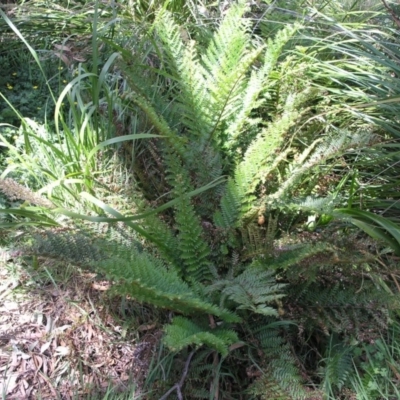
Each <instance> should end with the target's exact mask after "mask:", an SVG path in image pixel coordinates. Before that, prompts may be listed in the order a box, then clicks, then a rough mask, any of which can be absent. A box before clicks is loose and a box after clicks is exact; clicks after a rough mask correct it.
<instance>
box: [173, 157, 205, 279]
mask: <svg viewBox="0 0 400 400" xmlns="http://www.w3.org/2000/svg"><path fill="white" fill-rule="evenodd" d="M167 163H168V167H169V169H168V173H169V178H168V179H169V181H170V182H171V186H172V187H173V188H174V189H173V194H174V196H175V197H176V198H179V199H180V200H179V202H178V203H177V205H176V207H175V221H176V227H177V229H178V237H177V239H178V248H177V250H178V252H179V257H180V259H181V262H182V264H183V265H182V267H181V274H182V276H186V275H187V274H188V275H189V276H190V277H191V278H192V279H195V280H197V281H198V282H202V281H204V280H208V279H211V278H212V274H211V271H210V266H209V265H210V262H209V260H208V257H209V254H210V251H209V247H208V245H207V243H206V241H205V240H204V239H203V229H202V227H201V224H200V219H199V217H198V216H197V214H196V212H195V210H194V207H193V205H192V204H191V202H190V199H189V197H186V196H185V194H186V193H188V192H189V191H190V190H191V186H190V181H189V178H188V176H187V174H186V171H185V170H184V169H183V168H182V166H181V165H180V162H179V160H178V158H177V157H176V156H175V155H174V154H170V155H168V156H167Z"/></svg>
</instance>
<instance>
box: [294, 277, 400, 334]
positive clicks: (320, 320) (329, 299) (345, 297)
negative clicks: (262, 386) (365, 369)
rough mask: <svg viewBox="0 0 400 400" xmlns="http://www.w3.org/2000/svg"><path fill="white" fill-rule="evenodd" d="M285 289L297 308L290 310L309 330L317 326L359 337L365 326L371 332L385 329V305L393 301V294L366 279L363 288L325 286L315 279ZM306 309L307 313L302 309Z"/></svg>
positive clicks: (343, 285) (386, 310)
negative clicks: (305, 283)
mask: <svg viewBox="0 0 400 400" xmlns="http://www.w3.org/2000/svg"><path fill="white" fill-rule="evenodd" d="M288 292H289V294H288V298H289V299H290V301H292V302H293V304H296V307H298V310H297V311H295V310H293V311H295V314H294V316H295V317H296V318H298V320H299V323H301V324H302V325H303V326H304V327H306V328H308V329H311V328H312V329H315V328H318V329H320V330H321V331H322V332H324V333H325V335H327V336H328V335H329V334H330V333H331V332H334V333H339V334H341V333H346V334H347V335H354V336H355V337H358V336H359V334H360V332H362V331H363V330H364V328H365V327H369V328H368V329H369V334H370V335H373V332H377V331H378V332H379V330H380V329H385V328H387V326H388V322H389V319H388V318H389V317H388V306H390V305H391V304H392V305H394V304H396V302H395V301H394V296H393V295H390V294H387V293H383V292H382V291H381V290H379V289H377V288H376V287H375V286H374V285H373V284H371V283H370V282H369V283H368V282H365V283H364V284H363V288H362V290H359V289H357V288H356V287H354V283H352V285H348V284H345V283H342V284H340V283H336V282H335V283H334V284H333V285H330V286H328V287H321V285H320V284H319V283H318V282H314V283H310V282H309V283H308V284H307V285H304V284H301V283H297V284H295V285H290V287H289V290H288ZM305 309H307V314H304V313H303V312H302V311H301V310H305ZM297 312H298V313H299V314H298V315H297ZM360 340H362V337H361V336H360Z"/></svg>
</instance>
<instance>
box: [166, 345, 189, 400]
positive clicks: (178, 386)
mask: <svg viewBox="0 0 400 400" xmlns="http://www.w3.org/2000/svg"><path fill="white" fill-rule="evenodd" d="M195 352H196V350H193V351H192V352H191V353H190V354H189V357H188V358H187V360H186V362H185V368H183V372H182V376H181V379H179V382H176V383H175V385H174V386H172V388H171V389H169V390H168V392H167V393H165V394H164V396H163V397H160V400H166V399H167V398H168V396H169V395H170V394H171V393H172V392H173V391H174V390H176V394H177V396H178V400H183V396H182V392H181V389H182V386H183V384H184V382H185V378H186V375H187V374H188V372H189V365H190V361H191V360H192V357H193V355H194V353H195Z"/></svg>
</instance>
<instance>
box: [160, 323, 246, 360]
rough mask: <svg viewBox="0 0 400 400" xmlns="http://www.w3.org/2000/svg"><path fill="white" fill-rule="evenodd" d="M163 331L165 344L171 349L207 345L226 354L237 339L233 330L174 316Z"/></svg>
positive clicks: (176, 349) (177, 349)
mask: <svg viewBox="0 0 400 400" xmlns="http://www.w3.org/2000/svg"><path fill="white" fill-rule="evenodd" d="M165 333H166V336H165V338H164V341H165V344H166V345H167V346H168V347H169V348H170V349H171V350H172V351H179V350H182V349H184V348H185V347H187V346H191V345H195V346H202V345H207V346H208V347H210V348H212V349H214V350H216V351H218V352H219V353H221V354H222V355H223V356H226V355H227V354H228V351H229V350H228V348H229V346H230V345H231V344H233V343H235V342H238V341H239V338H238V336H237V334H236V333H235V332H234V331H233V330H230V329H223V328H219V327H217V328H215V329H210V328H209V327H208V326H207V323H203V324H196V323H194V322H193V321H190V320H188V319H186V318H183V317H175V318H174V319H173V321H172V324H170V325H167V327H166V328H165Z"/></svg>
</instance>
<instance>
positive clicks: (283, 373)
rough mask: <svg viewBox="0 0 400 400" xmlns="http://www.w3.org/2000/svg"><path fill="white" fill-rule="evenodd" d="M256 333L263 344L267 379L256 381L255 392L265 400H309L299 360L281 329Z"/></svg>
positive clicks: (268, 327)
mask: <svg viewBox="0 0 400 400" xmlns="http://www.w3.org/2000/svg"><path fill="white" fill-rule="evenodd" d="M253 333H254V336H255V338H256V339H257V340H258V341H259V343H260V347H261V349H262V351H263V353H264V363H265V365H264V373H263V376H262V377H261V378H259V379H258V380H257V381H256V383H255V385H254V387H253V391H255V392H256V393H258V394H259V395H261V398H262V399H265V400H267V399H268V400H269V399H274V400H275V399H276V400H278V399H288V400H292V399H296V400H301V399H306V398H307V393H306V391H305V389H304V387H303V385H302V378H301V376H300V373H299V368H298V366H297V360H296V359H295V357H294V355H293V354H292V351H291V349H290V345H289V343H287V342H286V341H285V340H284V338H283V337H282V336H281V333H280V331H279V329H276V328H271V327H270V326H269V324H267V325H263V326H261V327H258V328H256V329H254V332H253Z"/></svg>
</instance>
